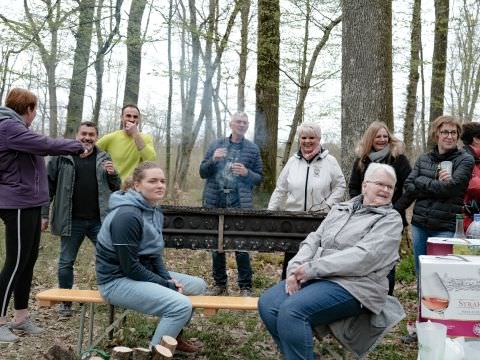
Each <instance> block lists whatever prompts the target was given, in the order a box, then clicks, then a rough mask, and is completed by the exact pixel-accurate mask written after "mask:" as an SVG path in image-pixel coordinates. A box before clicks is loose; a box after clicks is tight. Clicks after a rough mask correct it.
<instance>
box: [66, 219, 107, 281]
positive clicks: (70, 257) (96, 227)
mask: <svg viewBox="0 0 480 360" xmlns="http://www.w3.org/2000/svg"><path fill="white" fill-rule="evenodd" d="M100 226H101V223H100V219H96V220H86V219H72V230H71V235H70V236H62V238H61V242H60V257H59V259H58V285H59V286H60V288H62V289H71V288H72V286H73V264H74V263H75V260H76V259H77V254H78V250H79V249H80V246H81V245H82V242H83V239H84V238H85V236H86V237H88V238H89V239H90V240H91V241H92V243H93V245H95V243H96V241H97V234H98V232H99V231H100ZM92 258H93V254H92Z"/></svg>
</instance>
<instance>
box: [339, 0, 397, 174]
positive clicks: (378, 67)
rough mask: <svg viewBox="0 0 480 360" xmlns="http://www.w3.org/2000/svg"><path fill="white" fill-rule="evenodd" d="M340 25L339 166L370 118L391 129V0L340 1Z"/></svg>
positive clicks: (346, 169) (349, 160)
mask: <svg viewBox="0 0 480 360" xmlns="http://www.w3.org/2000/svg"><path fill="white" fill-rule="evenodd" d="M342 4H343V5H342V7H343V27H342V170H343V173H344V175H345V178H346V179H347V180H348V179H349V178H350V172H351V170H352V164H353V161H354V158H355V154H354V149H355V145H356V144H355V143H356V142H357V141H358V139H360V138H361V136H362V135H363V133H364V131H365V130H366V128H367V127H368V125H369V124H370V122H372V121H374V120H381V121H385V123H386V124H387V126H388V127H389V128H390V129H392V130H393V105H392V104H393V96H392V2H391V0H345V1H343V3H342Z"/></svg>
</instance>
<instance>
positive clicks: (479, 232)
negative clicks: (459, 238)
mask: <svg viewBox="0 0 480 360" xmlns="http://www.w3.org/2000/svg"><path fill="white" fill-rule="evenodd" d="M467 238H468V239H480V214H474V215H473V222H472V223H471V224H470V226H469V227H468V229H467Z"/></svg>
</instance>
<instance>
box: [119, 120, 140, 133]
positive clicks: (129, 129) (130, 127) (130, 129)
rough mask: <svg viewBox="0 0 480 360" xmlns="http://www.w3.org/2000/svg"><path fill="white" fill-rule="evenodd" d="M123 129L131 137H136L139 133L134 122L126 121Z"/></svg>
mask: <svg viewBox="0 0 480 360" xmlns="http://www.w3.org/2000/svg"><path fill="white" fill-rule="evenodd" d="M123 129H124V130H125V132H126V133H127V134H128V135H130V136H135V135H138V133H139V131H138V127H137V124H135V122H134V121H126V122H125V126H124V127H123Z"/></svg>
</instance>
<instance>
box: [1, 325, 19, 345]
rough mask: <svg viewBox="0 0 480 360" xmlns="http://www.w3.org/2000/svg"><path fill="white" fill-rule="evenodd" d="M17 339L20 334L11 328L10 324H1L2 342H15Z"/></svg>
mask: <svg viewBox="0 0 480 360" xmlns="http://www.w3.org/2000/svg"><path fill="white" fill-rule="evenodd" d="M17 340H18V336H16V335H15V334H14V333H13V332H12V331H11V330H10V328H9V326H8V324H4V325H1V326H0V343H13V342H15V341H17Z"/></svg>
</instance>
